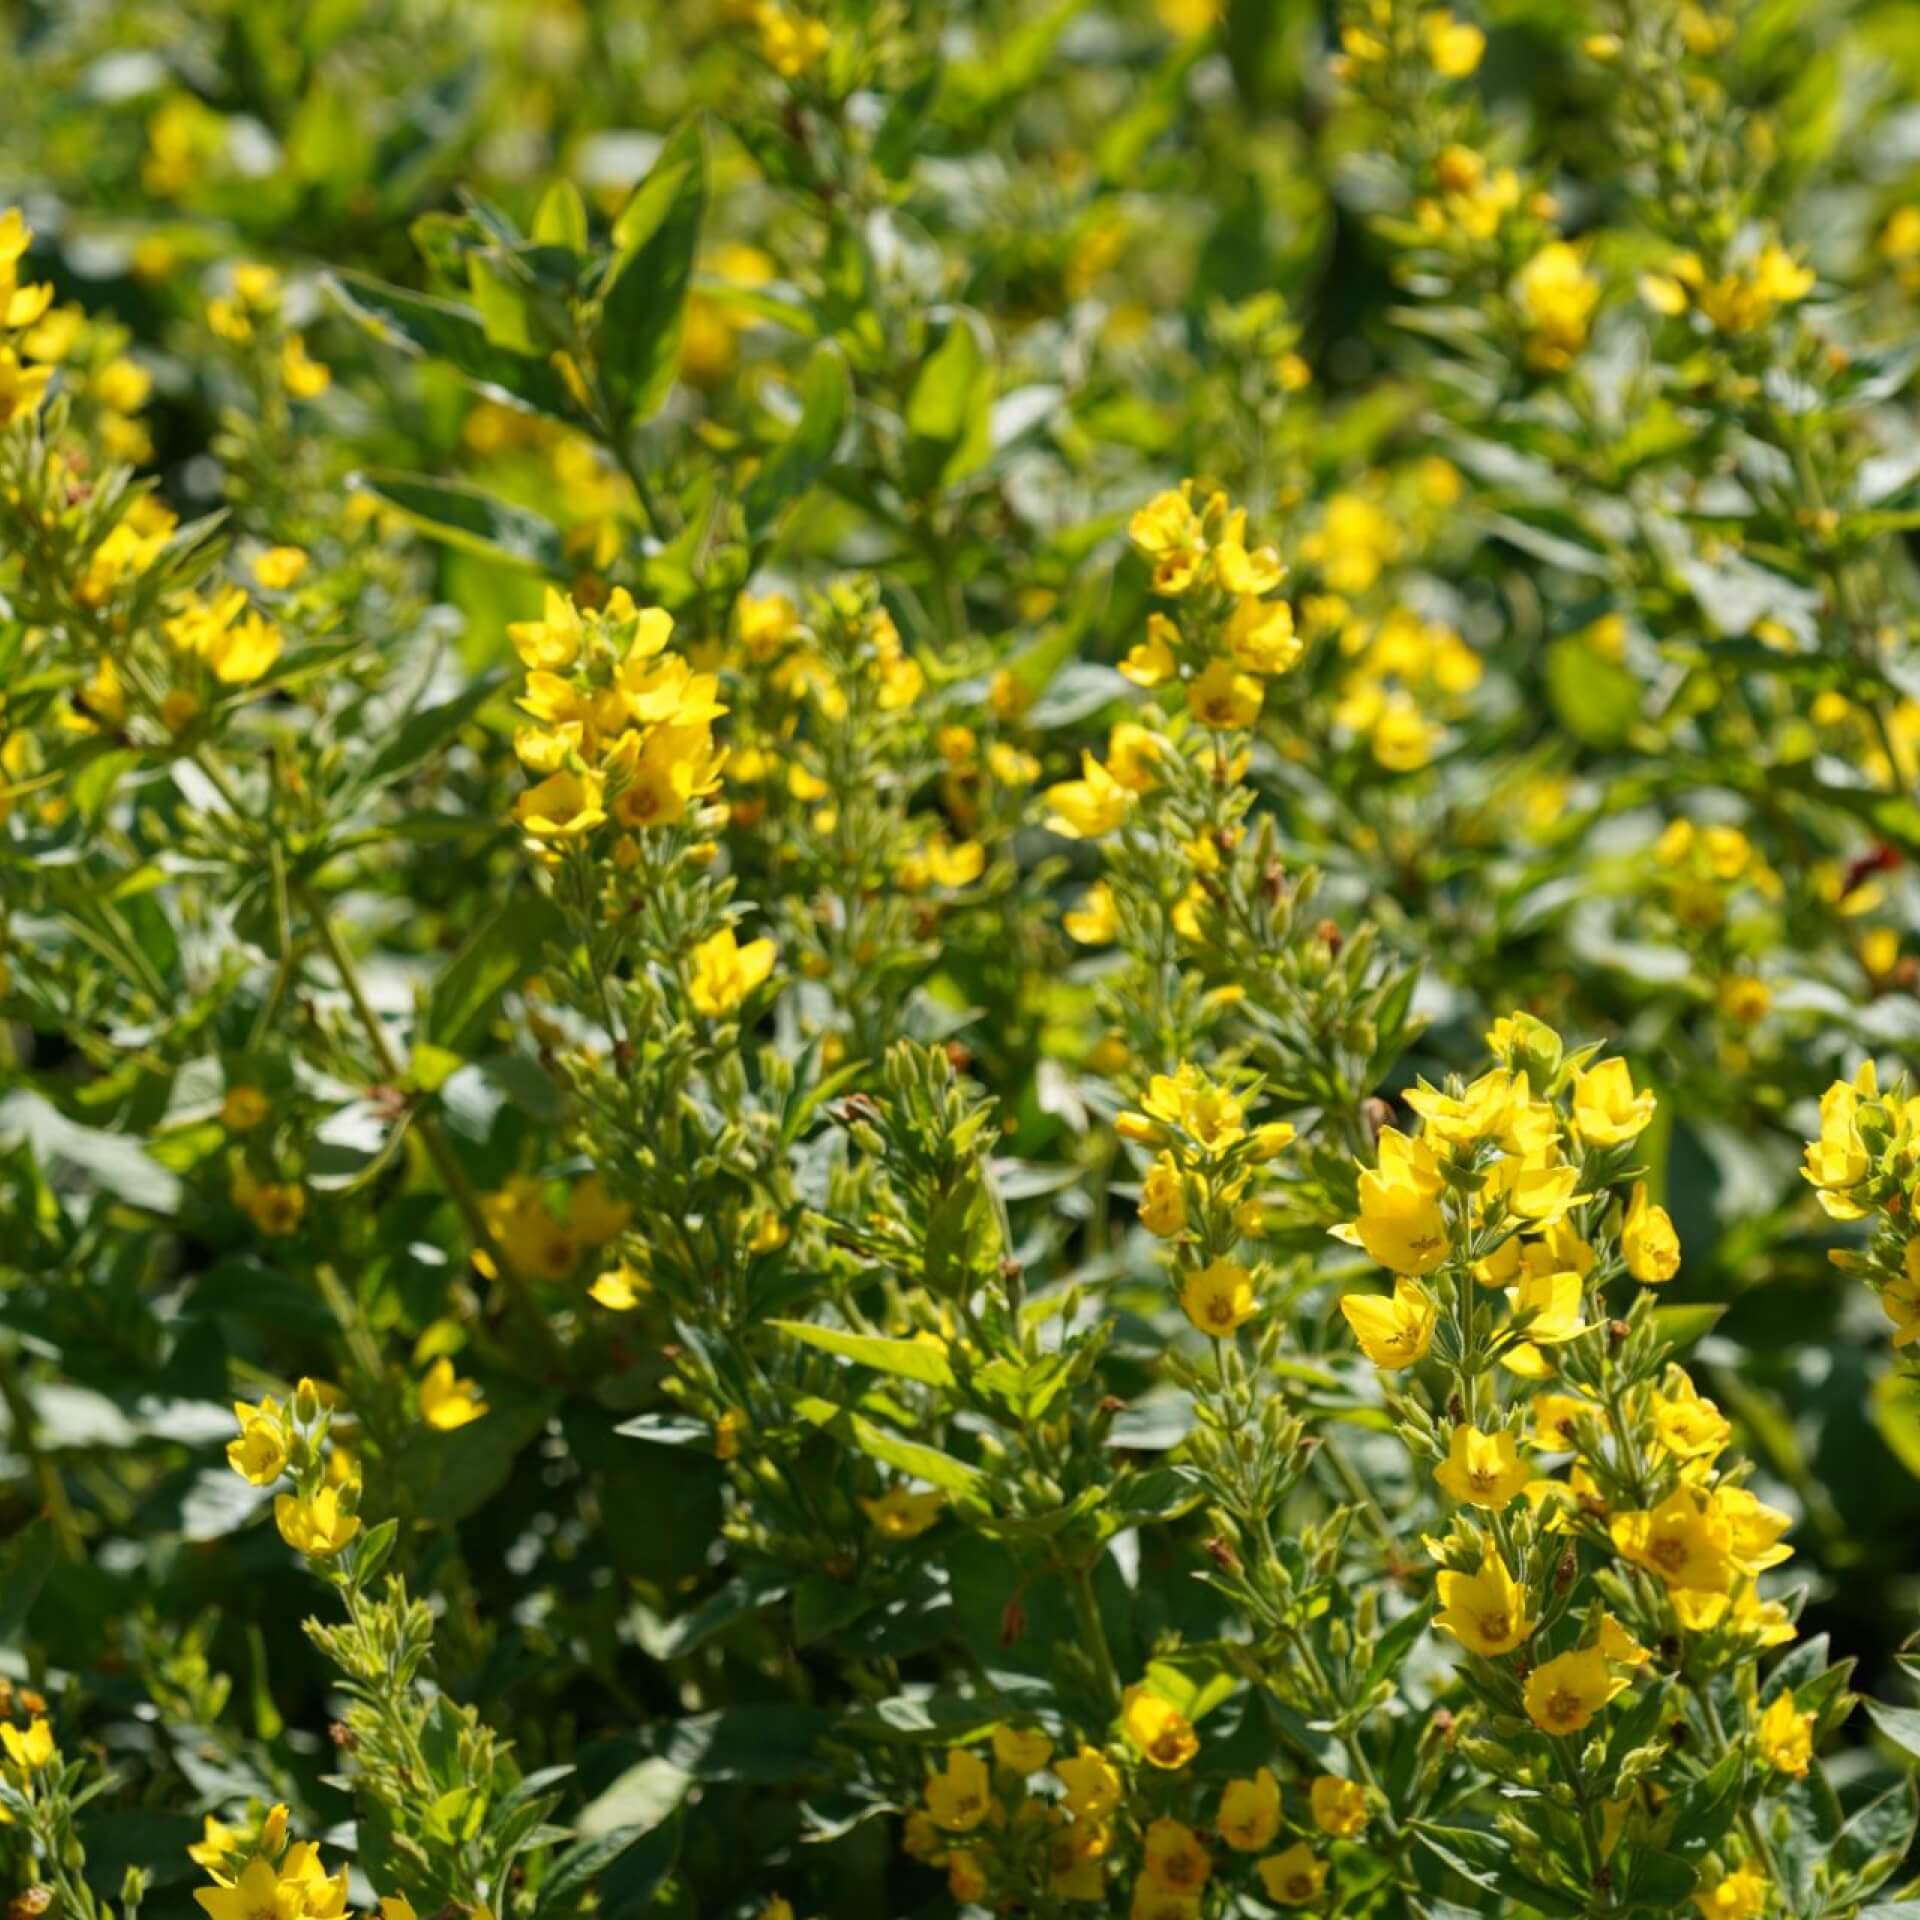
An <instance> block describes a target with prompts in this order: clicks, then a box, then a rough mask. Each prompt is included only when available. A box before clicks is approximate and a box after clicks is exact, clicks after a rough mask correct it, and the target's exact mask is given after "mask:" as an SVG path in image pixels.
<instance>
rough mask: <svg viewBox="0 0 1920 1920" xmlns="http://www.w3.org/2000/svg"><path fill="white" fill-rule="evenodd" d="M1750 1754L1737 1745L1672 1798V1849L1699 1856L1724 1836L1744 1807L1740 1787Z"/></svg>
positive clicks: (1668, 1811) (1668, 1843)
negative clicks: (1747, 1757)
mask: <svg viewBox="0 0 1920 1920" xmlns="http://www.w3.org/2000/svg"><path fill="white" fill-rule="evenodd" d="M1746 1776H1747V1763H1746V1757H1745V1755H1744V1754H1742V1753H1741V1752H1740V1751H1739V1750H1738V1749H1737V1748H1736V1749H1735V1750H1734V1751H1733V1752H1731V1753H1729V1754H1726V1755H1725V1756H1724V1757H1723V1758H1721V1759H1720V1760H1719V1761H1718V1762H1717V1763H1716V1764H1715V1765H1714V1766H1713V1767H1712V1768H1711V1769H1710V1770H1709V1771H1708V1772H1706V1773H1703V1774H1701V1775H1700V1776H1699V1778H1698V1779H1696V1780H1689V1781H1688V1782H1687V1784H1686V1785H1685V1786H1684V1787H1682V1788H1681V1789H1680V1790H1679V1791H1678V1792H1677V1793H1676V1794H1675V1795H1674V1796H1673V1798H1672V1800H1670V1801H1669V1802H1668V1804H1667V1808H1666V1816H1667V1818H1669V1819H1670V1820H1671V1822H1672V1825H1671V1826H1670V1827H1669V1828H1668V1830H1667V1837H1666V1847H1667V1851H1668V1852H1669V1853H1673V1854H1677V1855H1678V1856H1679V1857H1680V1858H1681V1859H1682V1860H1697V1859H1699V1858H1700V1856H1701V1855H1702V1854H1704V1853H1706V1852H1707V1851H1709V1849H1711V1848H1713V1847H1716V1846H1718V1845H1719V1844H1720V1839H1721V1836H1722V1835H1723V1834H1725V1832H1726V1831H1727V1829H1728V1827H1730V1826H1731V1825H1732V1824H1733V1821H1734V1818H1735V1816H1736V1815H1737V1814H1738V1813H1739V1811H1740V1789H1741V1787H1742V1785H1743V1784H1744V1783H1745V1781H1746Z"/></svg>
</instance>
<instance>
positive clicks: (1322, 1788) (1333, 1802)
mask: <svg viewBox="0 0 1920 1920" xmlns="http://www.w3.org/2000/svg"><path fill="white" fill-rule="evenodd" d="M1307 1800H1308V1805H1309V1807H1310V1808H1311V1810H1312V1813H1313V1824H1314V1825H1315V1826H1316V1827H1318V1828H1319V1829H1320V1831H1321V1832H1322V1833H1325V1834H1330V1835H1331V1836H1332V1837H1333V1838H1334V1839H1336V1840H1351V1839H1353V1838H1354V1837H1355V1836H1356V1835H1357V1834H1360V1833H1362V1832H1364V1831H1365V1830H1366V1825H1367V1790H1366V1788H1365V1787H1363V1786H1362V1785H1361V1784H1360V1783H1359V1781H1357V1780H1343V1779H1341V1778H1340V1776H1339V1775H1338V1774H1337V1773H1323V1774H1321V1775H1319V1776H1318V1778H1316V1779H1315V1781H1314V1783H1313V1785H1312V1786H1311V1787H1310V1788H1309V1789H1308V1791H1307Z"/></svg>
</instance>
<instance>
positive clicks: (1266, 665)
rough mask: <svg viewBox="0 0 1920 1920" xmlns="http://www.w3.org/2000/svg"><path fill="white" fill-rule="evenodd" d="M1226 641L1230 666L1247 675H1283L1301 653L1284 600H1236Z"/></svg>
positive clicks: (1297, 659) (1290, 613) (1291, 612)
mask: <svg viewBox="0 0 1920 1920" xmlns="http://www.w3.org/2000/svg"><path fill="white" fill-rule="evenodd" d="M1226 639H1227V650H1228V651H1229V652H1230V653H1231V654H1232V655H1233V658H1234V663H1235V664H1236V665H1237V666H1241V667H1244V668H1245V669H1246V670H1247V672H1249V673H1258V674H1268V675H1271V674H1279V673H1285V672H1287V671H1288V670H1289V669H1290V668H1292V667H1294V666H1296V665H1298V663H1299V660H1300V655H1301V653H1302V652H1303V650H1304V649H1303V647H1302V645H1301V641H1300V636H1299V635H1298V634H1297V633H1295V632H1294V630H1293V609H1292V608H1291V607H1290V606H1288V605H1287V603H1286V602H1285V601H1284V600H1256V599H1253V598H1251V597H1248V598H1245V599H1242V600H1240V601H1238V602H1237V603H1236V604H1235V606H1234V609H1233V613H1232V615H1231V616H1230V617H1229V619H1228V621H1227V632H1226ZM1122 671H1124V668H1123V669H1122ZM1129 678H1131V676H1129Z"/></svg>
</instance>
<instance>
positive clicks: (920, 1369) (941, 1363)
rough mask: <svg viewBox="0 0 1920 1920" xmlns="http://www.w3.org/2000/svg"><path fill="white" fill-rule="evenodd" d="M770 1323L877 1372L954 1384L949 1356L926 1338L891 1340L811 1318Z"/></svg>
mask: <svg viewBox="0 0 1920 1920" xmlns="http://www.w3.org/2000/svg"><path fill="white" fill-rule="evenodd" d="M767 1324H768V1325H769V1326H773V1327H778V1328H779V1329H780V1331H781V1332H782V1333H786V1334H791V1335H792V1336H793V1338H794V1339H796V1340H803V1341H805V1342H806V1344H807V1345H808V1346H810V1347H818V1348H819V1349H820V1350H821V1352H823V1353H837V1354H839V1355H840V1356H841V1357H842V1358H843V1359H847V1360H855V1361H858V1362H859V1364H860V1365H861V1366H863V1367H871V1368H873V1370H874V1371H875V1372H876V1373H890V1374H893V1375H895V1376H896V1377H897V1378H899V1379H902V1380H918V1381H920V1382H921V1383H922V1384H923V1385H925V1386H929V1387H950V1386H952V1385H953V1368H952V1367H951V1366H949V1365H948V1364H947V1356H946V1355H945V1354H944V1353H943V1352H942V1351H941V1350H940V1349H939V1348H938V1347H937V1346H935V1345H933V1344H932V1343H931V1342H929V1341H925V1340H889V1339H887V1338H885V1337H884V1336H883V1335H880V1334H877V1333H843V1332H842V1331H841V1330H840V1329H839V1328H838V1327H822V1326H816V1325H815V1324H814V1323H813V1322H812V1321H811V1320H770V1321H768V1323H767Z"/></svg>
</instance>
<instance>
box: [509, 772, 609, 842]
mask: <svg viewBox="0 0 1920 1920" xmlns="http://www.w3.org/2000/svg"><path fill="white" fill-rule="evenodd" d="M604 799H605V788H604V787H603V786H602V784H601V780H600V776H599V775H598V774H597V773H568V772H566V771H564V770H563V771H561V772H559V773H553V774H549V775H548V776H547V778H546V779H544V780H542V781H541V782H540V784H539V785H538V786H534V787H529V788H528V789H527V790H526V792H525V793H523V794H522V795H521V796H520V798H519V799H518V800H517V801H516V802H515V803H514V809H513V817H514V819H515V820H516V821H518V823H519V824H520V825H521V826H522V827H524V828H525V829H526V831H527V832H528V833H530V834H531V835H532V836H533V837H534V838H535V839H536V840H570V839H573V838H576V837H577V836H578V835H580V834H583V833H591V832H592V831H593V829H594V828H595V827H597V826H599V825H600V823H601V822H602V821H603V820H605V819H606V817H607V813H606V808H605V807H604V806H603V805H602V801H603V800H604Z"/></svg>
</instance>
